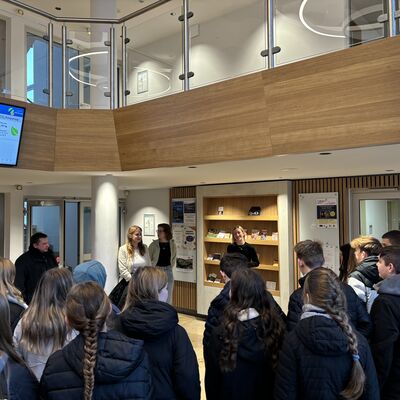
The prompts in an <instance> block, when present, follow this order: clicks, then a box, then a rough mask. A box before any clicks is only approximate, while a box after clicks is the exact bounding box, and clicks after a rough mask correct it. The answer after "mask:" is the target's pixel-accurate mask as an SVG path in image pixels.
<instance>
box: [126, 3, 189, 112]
mask: <svg viewBox="0 0 400 400" xmlns="http://www.w3.org/2000/svg"><path fill="white" fill-rule="evenodd" d="M180 14H181V8H180V7H176V3H175V2H171V3H166V4H165V5H164V6H163V7H160V8H157V9H155V10H152V11H150V12H148V13H146V14H143V15H141V16H140V17H137V18H135V19H133V20H131V21H128V22H127V23H126V26H127V37H128V38H129V39H130V41H129V43H128V45H127V76H128V79H127V90H129V91H130V94H129V95H128V97H127V104H128V105H129V104H134V103H138V102H141V101H145V100H150V99H154V98H156V97H161V96H165V95H169V94H172V93H176V92H180V91H182V89H183V87H182V81H181V80H179V75H180V74H182V73H183V69H182V31H181V28H182V27H181V25H182V24H181V22H179V20H178V17H179V15H180Z"/></svg>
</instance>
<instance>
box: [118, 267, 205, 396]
mask: <svg viewBox="0 0 400 400" xmlns="http://www.w3.org/2000/svg"><path fill="white" fill-rule="evenodd" d="M167 285H168V277H167V274H166V273H165V271H163V270H162V269H160V268H157V267H140V268H138V269H137V270H136V271H135V272H134V274H133V276H132V279H131V281H130V282H129V286H128V295H127V298H126V304H125V308H124V309H123V310H122V313H121V315H120V316H119V318H118V319H117V323H116V325H115V329H116V330H119V331H120V332H121V333H123V334H125V335H127V336H128V337H131V338H135V339H140V340H143V341H144V348H145V350H146V352H147V353H148V355H149V358H150V361H151V365H152V372H153V376H154V398H155V399H156V400H158V399H160V400H161V399H162V400H175V399H182V400H200V378H199V366H198V364H197V358H196V354H195V352H194V350H193V346H192V343H191V342H190V339H189V337H188V334H187V333H186V331H185V329H184V328H182V327H181V326H180V325H179V324H178V322H179V319H178V314H177V312H176V310H175V308H174V307H172V306H171V305H169V304H168V303H167V299H168V291H167Z"/></svg>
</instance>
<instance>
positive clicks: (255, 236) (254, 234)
mask: <svg viewBox="0 0 400 400" xmlns="http://www.w3.org/2000/svg"><path fill="white" fill-rule="evenodd" d="M259 234H260V231H259V230H258V229H252V230H251V238H252V239H253V240H257V239H258V235H259Z"/></svg>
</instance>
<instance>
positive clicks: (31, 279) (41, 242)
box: [15, 232, 58, 304]
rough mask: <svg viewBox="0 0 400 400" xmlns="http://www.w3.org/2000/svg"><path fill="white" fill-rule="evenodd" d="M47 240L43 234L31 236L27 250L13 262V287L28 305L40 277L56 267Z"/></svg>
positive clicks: (38, 233)
mask: <svg viewBox="0 0 400 400" xmlns="http://www.w3.org/2000/svg"><path fill="white" fill-rule="evenodd" d="M49 247H50V246H49V239H48V237H47V235H46V234H45V233H42V232H37V233H35V234H34V235H32V237H31V240H30V246H29V250H28V251H27V252H26V253H24V254H22V255H21V256H19V257H18V258H17V260H16V261H15V268H16V276H15V286H16V287H17V288H18V289H19V290H20V291H21V293H22V295H23V296H24V300H25V302H26V303H27V304H29V303H30V302H31V300H32V296H33V293H34V292H35V289H36V286H37V284H38V282H39V280H40V278H41V277H42V275H43V274H44V273H45V272H46V271H48V270H49V269H51V268H55V267H57V265H58V264H57V261H56V258H55V257H54V254H53V252H52V251H51V249H50V248H49Z"/></svg>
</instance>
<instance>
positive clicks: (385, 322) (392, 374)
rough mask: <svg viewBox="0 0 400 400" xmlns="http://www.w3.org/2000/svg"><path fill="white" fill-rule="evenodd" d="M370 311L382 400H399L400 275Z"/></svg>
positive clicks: (384, 284) (387, 282)
mask: <svg viewBox="0 0 400 400" xmlns="http://www.w3.org/2000/svg"><path fill="white" fill-rule="evenodd" d="M378 294H379V296H378V297H377V299H376V300H375V301H374V304H373V305H372V309H371V318H372V323H373V331H372V336H371V349H372V354H373V356H374V360H375V366H376V371H377V373H378V380H379V386H380V388H381V398H382V399H384V400H389V399H390V400H398V399H400V274H398V275H395V276H393V277H390V278H387V279H385V280H384V281H383V282H382V283H381V285H380V287H379V290H378Z"/></svg>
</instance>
